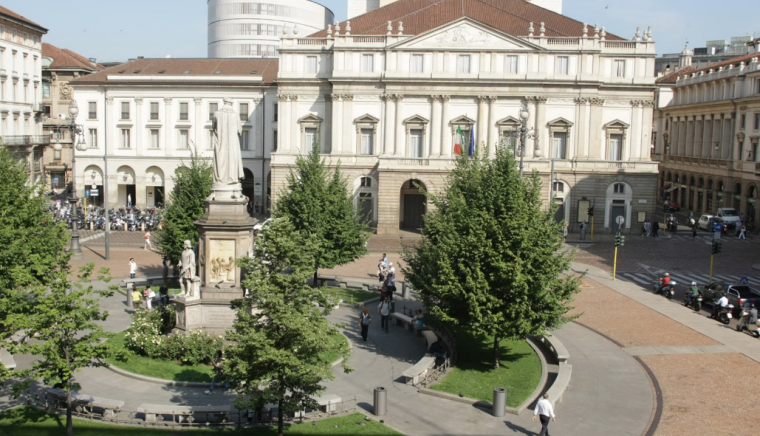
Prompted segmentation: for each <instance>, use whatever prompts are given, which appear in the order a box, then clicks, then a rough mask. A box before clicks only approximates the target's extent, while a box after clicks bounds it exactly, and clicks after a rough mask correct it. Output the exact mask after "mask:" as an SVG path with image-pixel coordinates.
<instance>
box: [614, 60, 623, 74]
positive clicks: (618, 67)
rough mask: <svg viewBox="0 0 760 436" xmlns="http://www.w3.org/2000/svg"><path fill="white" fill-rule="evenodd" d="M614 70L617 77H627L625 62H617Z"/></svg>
mask: <svg viewBox="0 0 760 436" xmlns="http://www.w3.org/2000/svg"><path fill="white" fill-rule="evenodd" d="M613 68H614V69H615V72H614V74H615V77H625V60H623V59H619V60H615V65H614V67H613Z"/></svg>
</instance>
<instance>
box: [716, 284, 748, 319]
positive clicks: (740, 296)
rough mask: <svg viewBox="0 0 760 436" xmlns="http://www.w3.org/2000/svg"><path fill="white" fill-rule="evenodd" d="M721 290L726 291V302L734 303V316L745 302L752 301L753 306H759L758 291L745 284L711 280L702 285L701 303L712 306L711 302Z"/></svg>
mask: <svg viewBox="0 0 760 436" xmlns="http://www.w3.org/2000/svg"><path fill="white" fill-rule="evenodd" d="M723 292H725V293H726V297H728V302H729V303H731V304H733V305H734V311H733V315H734V317H735V318H736V317H738V316H739V313H740V312H741V308H742V305H744V304H745V303H753V304H754V305H755V306H760V292H758V291H757V290H755V289H752V288H750V287H749V286H747V285H742V284H735V283H726V282H712V283H709V284H708V285H706V286H704V287H702V295H703V296H704V301H703V304H707V305H710V306H712V305H713V304H714V303H713V302H714V301H715V300H716V299H717V298H719V297H720V294H721V293H723Z"/></svg>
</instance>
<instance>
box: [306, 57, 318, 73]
mask: <svg viewBox="0 0 760 436" xmlns="http://www.w3.org/2000/svg"><path fill="white" fill-rule="evenodd" d="M306 72H307V73H311V74H316V72H317V57H316V56H306Z"/></svg>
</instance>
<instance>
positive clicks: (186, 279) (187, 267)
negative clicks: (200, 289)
mask: <svg viewBox="0 0 760 436" xmlns="http://www.w3.org/2000/svg"><path fill="white" fill-rule="evenodd" d="M181 262H182V269H181V270H180V275H179V286H180V288H182V293H181V294H180V296H181V297H192V296H193V295H194V292H193V277H195V252H194V251H193V244H191V243H190V241H185V249H184V251H182V261H181Z"/></svg>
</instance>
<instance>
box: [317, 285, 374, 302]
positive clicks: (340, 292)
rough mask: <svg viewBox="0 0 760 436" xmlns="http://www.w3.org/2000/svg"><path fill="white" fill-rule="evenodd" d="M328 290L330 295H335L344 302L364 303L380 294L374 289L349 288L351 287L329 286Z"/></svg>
mask: <svg viewBox="0 0 760 436" xmlns="http://www.w3.org/2000/svg"><path fill="white" fill-rule="evenodd" d="M327 292H328V293H329V294H330V295H335V296H337V297H338V298H340V299H342V300H343V302H344V303H349V304H356V303H362V302H364V301H367V300H371V299H373V298H379V297H380V294H379V293H377V292H373V291H365V290H362V289H349V288H345V289H344V288H327Z"/></svg>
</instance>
